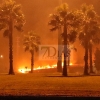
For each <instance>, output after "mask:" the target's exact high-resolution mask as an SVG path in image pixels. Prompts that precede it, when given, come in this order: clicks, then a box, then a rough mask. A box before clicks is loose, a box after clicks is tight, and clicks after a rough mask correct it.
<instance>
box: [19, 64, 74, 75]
mask: <svg viewBox="0 0 100 100" xmlns="http://www.w3.org/2000/svg"><path fill="white" fill-rule="evenodd" d="M63 65H64V64H63V63H62V67H63ZM70 65H73V64H72V63H70ZM50 68H57V64H55V65H52V66H50V65H47V66H41V67H40V66H39V67H37V68H34V70H41V69H50ZM18 71H19V72H20V73H23V74H24V73H28V72H29V71H31V69H29V68H21V69H18Z"/></svg>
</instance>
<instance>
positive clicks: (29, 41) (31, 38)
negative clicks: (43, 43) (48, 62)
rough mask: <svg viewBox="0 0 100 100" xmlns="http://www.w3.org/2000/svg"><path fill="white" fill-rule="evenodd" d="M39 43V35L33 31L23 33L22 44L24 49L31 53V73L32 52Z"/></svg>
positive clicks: (32, 66) (32, 63)
mask: <svg viewBox="0 0 100 100" xmlns="http://www.w3.org/2000/svg"><path fill="white" fill-rule="evenodd" d="M39 44H40V37H39V36H37V35H36V34H35V33H34V32H33V31H30V32H28V34H26V35H24V40H23V45H24V49H25V51H29V52H30V53H31V73H33V68H34V52H35V51H37V50H38V46H39Z"/></svg>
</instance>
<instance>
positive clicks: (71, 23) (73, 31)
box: [50, 3, 80, 76]
mask: <svg viewBox="0 0 100 100" xmlns="http://www.w3.org/2000/svg"><path fill="white" fill-rule="evenodd" d="M56 15H57V18H58V19H59V21H56V20H55V21H53V22H52V23H50V25H52V26H53V28H52V30H56V29H58V26H57V24H56V23H57V22H58V23H59V24H60V25H61V26H62V27H63V33H62V38H63V45H64V50H63V51H64V66H63V76H67V47H68V44H69V43H70V42H72V43H73V42H74V41H75V39H76V35H77V27H78V25H79V24H80V16H79V13H78V12H77V11H76V12H75V11H70V12H69V11H68V5H67V4H66V3H64V4H61V5H60V6H58V7H57V8H56Z"/></svg>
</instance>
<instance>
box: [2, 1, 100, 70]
mask: <svg viewBox="0 0 100 100" xmlns="http://www.w3.org/2000/svg"><path fill="white" fill-rule="evenodd" d="M59 1H60V0H16V2H17V3H18V4H21V5H22V11H23V13H24V15H25V18H26V24H25V26H24V32H23V33H19V32H18V31H15V30H14V45H13V47H14V60H15V61H14V66H17V63H16V62H23V63H24V62H27V63H28V65H30V54H29V53H28V52H26V53H25V52H24V50H23V45H22V44H23V43H22V41H23V35H24V34H25V33H27V32H28V31H30V30H33V31H34V32H35V33H37V34H38V35H39V36H40V37H41V45H49V44H50V45H57V39H58V35H57V31H56V32H50V30H49V29H50V26H48V21H49V14H51V13H53V12H54V9H55V7H57V6H59V4H60V2H59ZM0 3H1V0H0ZM62 3H68V5H69V9H70V10H71V9H76V8H80V6H81V5H82V4H83V3H86V4H93V5H94V8H95V10H96V11H97V13H98V14H99V15H100V10H99V4H100V0H62ZM1 34H2V32H1ZM16 37H20V39H19V40H18V41H19V43H18V46H17V42H16V41H17V38H16ZM0 40H1V42H0V46H1V47H2V49H0V53H2V54H5V55H6V57H5V58H4V61H3V62H5V61H6V62H9V57H8V55H9V49H8V40H6V39H4V38H3V36H2V35H0ZM2 43H3V44H4V45H2ZM74 45H75V47H76V48H77V53H76V52H74V56H73V59H74V60H75V61H76V63H78V62H79V61H80V62H82V63H83V55H84V49H83V48H82V46H80V44H79V42H76V43H75V44H74ZM16 50H19V53H17V51H16ZM16 57H18V60H16V59H17V58H16ZM35 57H36V56H35ZM36 62H38V58H36ZM0 64H1V63H0ZM3 65H4V63H3ZM4 66H5V68H6V67H7V68H8V67H9V64H8V63H7V64H6V65H4ZM1 67H2V66H0V69H1ZM17 67H18V66H17Z"/></svg>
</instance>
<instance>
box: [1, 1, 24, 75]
mask: <svg viewBox="0 0 100 100" xmlns="http://www.w3.org/2000/svg"><path fill="white" fill-rule="evenodd" d="M24 24H25V18H24V15H23V13H22V11H21V5H18V4H16V2H15V1H14V0H4V2H3V3H2V4H1V5H0V30H3V31H4V33H3V35H4V36H6V37H9V60H10V61H9V63H10V66H9V74H14V69H13V28H16V29H17V30H18V31H23V29H22V27H23V26H24Z"/></svg>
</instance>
